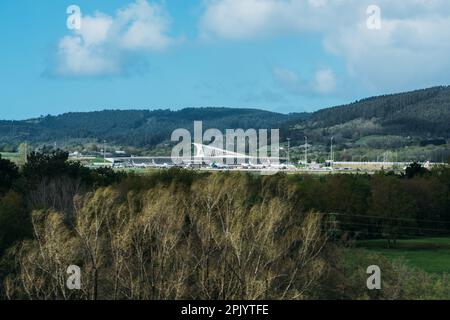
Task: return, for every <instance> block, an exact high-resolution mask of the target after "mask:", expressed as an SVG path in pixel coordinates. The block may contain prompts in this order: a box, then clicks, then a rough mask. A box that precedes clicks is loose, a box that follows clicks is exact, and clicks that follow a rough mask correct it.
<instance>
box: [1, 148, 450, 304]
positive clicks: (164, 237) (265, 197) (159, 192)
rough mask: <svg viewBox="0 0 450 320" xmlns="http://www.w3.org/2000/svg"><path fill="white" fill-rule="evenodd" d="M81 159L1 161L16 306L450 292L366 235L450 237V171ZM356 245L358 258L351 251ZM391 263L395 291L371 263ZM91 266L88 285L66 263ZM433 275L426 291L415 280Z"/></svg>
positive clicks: (9, 287) (424, 282)
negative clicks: (368, 250) (120, 167)
mask: <svg viewBox="0 0 450 320" xmlns="http://www.w3.org/2000/svg"><path fill="white" fill-rule="evenodd" d="M66 159H67V154H64V153H62V152H60V151H55V152H53V153H51V154H32V155H31V156H30V157H29V159H28V163H27V165H26V166H24V167H23V168H21V169H18V168H17V167H15V166H14V165H12V164H11V163H9V162H8V161H4V160H0V170H2V172H1V177H4V178H3V179H2V180H1V183H2V186H1V189H0V190H2V193H1V200H0V228H1V230H0V231H1V232H0V235H2V237H1V238H0V241H1V246H2V249H3V253H2V258H1V263H0V283H1V285H0V295H1V297H2V298H9V299H322V298H332V299H357V298H373V299H376V298H379V299H383V298H385V299H395V298H414V297H419V296H421V297H423V296H424V295H426V296H427V297H430V298H443V297H447V298H448V297H449V296H450V292H448V288H450V286H449V280H448V278H445V277H444V278H442V279H439V280H438V281H437V282H436V281H435V280H436V279H435V278H431V277H430V276H427V275H425V274H423V273H421V272H419V271H415V270H410V269H408V268H406V267H405V266H403V265H397V264H392V263H391V262H389V261H387V260H385V259H383V258H382V257H380V256H378V255H367V254H365V253H362V252H361V253H359V251H358V250H356V249H346V248H347V247H349V246H350V247H351V244H352V242H353V241H354V240H357V239H364V238H384V239H387V240H388V241H387V244H388V245H389V246H395V241H396V240H397V239H399V238H403V237H408V238H410V237H416V236H422V235H427V236H434V235H442V236H444V235H448V234H449V233H450V224H449V222H450V216H449V215H450V210H449V209H450V193H449V192H450V183H449V182H450V169H449V168H448V167H442V168H437V169H434V170H432V171H427V170H425V169H423V168H422V167H421V166H419V165H417V164H414V165H411V166H410V167H409V168H408V170H407V172H406V174H405V175H401V176H399V175H395V174H393V173H389V172H380V173H379V174H376V175H374V176H369V175H329V176H321V177H319V176H299V175H293V176H290V175H283V174H279V175H275V176H258V175H252V174H244V173H214V174H212V173H197V172H194V171H184V170H178V169H174V170H162V171H157V172H155V173H152V174H150V175H147V176H136V175H134V174H128V175H124V174H117V173H114V172H113V171H111V170H107V169H101V170H89V169H86V168H83V167H81V166H80V165H79V164H77V163H71V162H67V161H66ZM349 250H350V251H351V258H349V254H350V251H349ZM374 261H376V263H375V264H377V265H380V264H381V265H382V266H383V270H384V273H383V274H384V279H385V280H384V281H385V282H384V283H385V290H383V291H382V292H376V293H374V292H369V291H367V289H366V287H365V277H366V273H365V269H364V266H365V267H367V266H368V265H370V264H373V263H374ZM73 264H75V265H78V266H79V267H80V268H81V270H82V272H83V278H82V279H83V287H82V290H80V291H71V290H68V289H67V288H66V286H65V279H66V277H67V274H66V268H67V266H69V265H73ZM417 278H420V279H421V283H420V284H417V283H416V282H415V279H417Z"/></svg>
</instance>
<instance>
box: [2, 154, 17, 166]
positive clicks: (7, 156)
mask: <svg viewBox="0 0 450 320" xmlns="http://www.w3.org/2000/svg"><path fill="white" fill-rule="evenodd" d="M0 155H1V157H2V159H7V160H10V161H12V162H15V163H17V162H18V161H19V160H20V155H19V153H11V152H0Z"/></svg>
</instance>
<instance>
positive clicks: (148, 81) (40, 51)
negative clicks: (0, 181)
mask: <svg viewBox="0 0 450 320" xmlns="http://www.w3.org/2000/svg"><path fill="white" fill-rule="evenodd" d="M405 2H407V3H405ZM372 4H376V5H377V7H376V10H375V11H373V8H372V9H370V8H369V6H370V5H372ZM69 5H76V6H78V7H79V8H80V9H81V18H80V21H81V25H80V27H81V28H80V29H73V30H69V28H68V27H67V23H66V22H67V19H68V18H69V14H67V13H66V10H67V8H68V6H69ZM368 9H369V10H368ZM377 10H378V11H377ZM368 19H372V20H370V21H372V22H371V23H372V24H371V25H368ZM373 19H375V20H373ZM374 21H375V24H373V23H374ZM378 21H379V22H380V24H379V25H377V24H376V22H378ZM371 26H372V27H371ZM374 26H375V27H374ZM378 26H379V28H378ZM0 30H1V31H0V43H1V44H2V45H1V49H0V88H2V89H1V91H0V119H25V118H31V117H37V116H40V115H46V114H61V113H64V112H70V111H92V110H102V109H126V108H133V109H142V108H148V109H157V108H171V109H180V108H184V107H203V106H216V107H222V106H226V107H255V108H263V109H267V110H273V111H278V112H286V113H287V112H302V111H314V110H317V109H320V108H323V107H328V106H333V105H338V104H341V103H347V102H350V101H353V100H355V99H359V98H363V97H366V96H371V95H377V94H385V93H393V92H399V91H404V90H413V89H419V88H424V87H429V86H434V85H447V84H450V59H448V56H449V54H450V32H449V30H450V3H449V2H448V1H444V0H428V1H424V0H411V1H388V0H378V1H365V0H343V1H332V0H189V1H187V0H166V1H152V0H148V1H146V0H102V1H100V0H71V1H65V0H58V1H54V0H39V1H36V0H14V1H13V0H4V1H1V2H0Z"/></svg>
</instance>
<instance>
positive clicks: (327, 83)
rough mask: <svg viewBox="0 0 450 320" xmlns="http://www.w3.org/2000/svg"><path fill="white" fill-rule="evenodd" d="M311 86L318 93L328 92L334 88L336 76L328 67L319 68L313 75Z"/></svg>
mask: <svg viewBox="0 0 450 320" xmlns="http://www.w3.org/2000/svg"><path fill="white" fill-rule="evenodd" d="M313 88H314V89H315V91H316V92H318V93H320V94H330V93H333V92H334V91H335V90H336V76H335V74H334V72H333V71H332V70H330V69H320V70H318V71H317V72H316V75H315V77H314V83H313Z"/></svg>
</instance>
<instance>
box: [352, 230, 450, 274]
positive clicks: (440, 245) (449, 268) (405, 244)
mask: <svg viewBox="0 0 450 320" xmlns="http://www.w3.org/2000/svg"><path fill="white" fill-rule="evenodd" d="M357 247H358V248H364V249H367V250H370V251H374V252H377V253H380V254H382V255H384V256H385V257H386V258H388V259H390V260H392V261H393V260H397V259H401V260H403V261H404V262H405V263H406V264H407V265H409V266H411V267H416V268H419V269H422V270H424V271H426V272H428V273H437V274H443V273H449V274H450V238H422V239H411V240H399V241H398V244H397V247H395V248H391V249H388V248H387V247H386V240H368V241H359V242H358V243H357Z"/></svg>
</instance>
